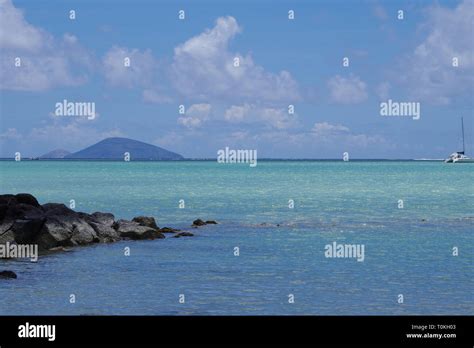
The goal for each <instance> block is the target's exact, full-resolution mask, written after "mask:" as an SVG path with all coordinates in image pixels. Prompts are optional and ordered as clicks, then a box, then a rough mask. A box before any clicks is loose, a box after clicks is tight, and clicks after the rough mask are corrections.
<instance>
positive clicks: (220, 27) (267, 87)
mask: <svg viewBox="0 0 474 348" xmlns="http://www.w3.org/2000/svg"><path fill="white" fill-rule="evenodd" d="M241 31H242V29H241V28H240V26H239V25H238V23H237V21H236V20H235V18H233V17H220V18H218V19H217V21H216V25H215V26H214V28H212V29H207V30H206V31H204V32H203V33H201V34H199V35H197V36H195V37H193V38H191V39H189V40H188V41H186V42H185V43H183V44H181V45H179V46H178V47H176V48H175V50H174V60H173V63H172V67H171V75H172V77H171V81H172V83H173V85H174V87H175V88H176V90H177V91H178V93H181V94H183V95H185V96H187V97H189V98H196V99H211V98H218V99H220V100H247V101H252V100H260V101H281V100H282V99H283V100H297V99H299V98H300V96H299V92H298V86H297V83H296V82H295V80H294V79H293V78H292V76H291V74H290V73H289V72H287V71H281V72H280V73H278V74H273V73H270V72H267V71H265V70H264V68H263V67H261V66H259V65H256V64H255V63H254V61H253V59H252V57H251V56H250V55H249V54H248V55H246V56H243V55H241V54H239V53H235V52H231V51H230V50H229V49H228V44H229V41H230V40H231V39H232V38H233V37H234V36H235V35H237V34H238V33H240V32H241ZM234 58H238V59H239V60H240V66H239V67H235V66H234Z"/></svg>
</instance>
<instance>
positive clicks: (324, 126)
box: [310, 122, 388, 148]
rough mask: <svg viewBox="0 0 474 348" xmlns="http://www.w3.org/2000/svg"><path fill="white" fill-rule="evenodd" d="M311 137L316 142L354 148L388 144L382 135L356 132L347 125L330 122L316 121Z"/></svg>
mask: <svg viewBox="0 0 474 348" xmlns="http://www.w3.org/2000/svg"><path fill="white" fill-rule="evenodd" d="M310 137H311V138H312V139H314V141H316V142H321V143H327V144H339V145H341V144H342V145H343V146H346V147H352V148H366V147H368V146H371V145H382V144H383V145H388V142H387V141H386V140H385V139H384V138H383V137H382V136H380V135H368V134H362V133H355V132H353V131H351V129H350V128H349V127H347V126H344V125H340V124H330V123H328V122H321V123H315V124H314V126H313V128H312V129H311V132H310Z"/></svg>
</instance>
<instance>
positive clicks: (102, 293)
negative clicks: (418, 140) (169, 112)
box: [0, 161, 474, 315]
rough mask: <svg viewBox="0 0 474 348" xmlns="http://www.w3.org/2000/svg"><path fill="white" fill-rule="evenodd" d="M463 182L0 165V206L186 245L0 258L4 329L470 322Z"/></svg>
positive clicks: (469, 205)
mask: <svg viewBox="0 0 474 348" xmlns="http://www.w3.org/2000/svg"><path fill="white" fill-rule="evenodd" d="M473 183H474V165H470V164H454V165H453V164H444V163H442V162H430V161H350V162H342V161H259V162H258V165H257V166H256V167H254V168H251V167H250V166H249V165H248V164H219V163H216V162H215V161H177V162H102V161H22V162H13V161H1V162H0V192H1V193H19V192H27V193H31V194H33V195H34V196H36V197H37V198H38V200H39V201H40V203H41V204H43V203H47V202H62V203H65V204H66V205H69V203H70V200H74V201H75V205H76V207H75V210H77V211H84V212H88V213H92V212H94V211H103V212H112V213H113V214H114V215H115V217H116V218H126V219H131V218H132V217H134V216H138V215H150V216H154V217H155V218H156V219H157V222H158V225H159V226H160V227H164V226H169V227H176V228H181V229H184V230H187V231H191V232H193V233H195V236H194V237H183V238H167V239H165V240H153V241H121V242H117V243H113V244H96V245H93V246H87V247H79V248H74V249H73V250H72V251H70V252H63V253H56V254H52V255H48V256H42V257H40V259H39V260H38V262H36V263H31V262H29V261H16V260H2V261H0V270H3V269H8V270H13V271H15V272H16V273H17V274H18V279H15V280H8V281H7V280H2V281H0V315H97V314H117V315H122V314H123V315H125V314H127V315H273V314H279V315H280V314H281V315H307V314H308V315H312V314H314V315H403V314H426V315H428V314H470V315H472V314H474V295H473V294H474V268H473V259H474V238H473V223H474V186H473ZM183 201H184V202H183ZM292 202H293V204H292ZM180 203H181V207H180ZM183 203H184V208H183ZM293 205H294V206H293ZM291 206H293V207H292V208H291ZM197 218H202V219H203V220H209V219H213V220H217V221H218V222H219V224H218V225H207V226H203V227H200V228H198V229H194V228H191V227H190V225H191V223H192V221H193V220H195V219H197ZM168 236H169V235H168ZM334 242H335V243H337V244H351V245H352V244H354V245H363V246H364V259H363V261H357V259H355V258H351V257H346V258H342V257H341V258H329V257H326V253H325V251H326V247H327V246H328V245H333V243H334ZM126 247H129V248H130V256H125V255H124V248H126ZM453 248H457V250H458V254H459V255H458V256H454V255H453V250H454V249H453ZM237 251H238V256H236V255H237ZM72 294H73V295H74V296H75V303H71V301H70V299H71V295H72ZM182 295H184V296H182ZM400 295H402V297H400ZM401 298H403V301H402V302H401V300H400V299H401ZM180 300H181V301H180ZM183 300H184V301H183Z"/></svg>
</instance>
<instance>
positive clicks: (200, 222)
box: [193, 219, 206, 226]
mask: <svg viewBox="0 0 474 348" xmlns="http://www.w3.org/2000/svg"><path fill="white" fill-rule="evenodd" d="M205 224H206V223H205V222H204V221H202V220H201V219H196V220H194V221H193V226H204V225H205Z"/></svg>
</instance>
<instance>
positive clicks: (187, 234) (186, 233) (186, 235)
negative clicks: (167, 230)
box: [173, 232, 194, 238]
mask: <svg viewBox="0 0 474 348" xmlns="http://www.w3.org/2000/svg"><path fill="white" fill-rule="evenodd" d="M192 236H194V233H191V232H179V233H176V234H175V235H174V236H173V238H179V237H192Z"/></svg>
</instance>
